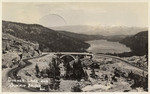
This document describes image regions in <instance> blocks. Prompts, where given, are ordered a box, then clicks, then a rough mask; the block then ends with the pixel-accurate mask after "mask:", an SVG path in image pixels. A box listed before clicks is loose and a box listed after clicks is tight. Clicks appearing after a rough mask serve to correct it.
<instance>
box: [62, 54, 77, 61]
mask: <svg viewBox="0 0 150 94" xmlns="http://www.w3.org/2000/svg"><path fill="white" fill-rule="evenodd" d="M65 56H70V57H72V58H73V60H75V59H76V58H75V56H73V55H70V54H67V55H65V54H64V55H62V56H60V59H62V58H63V57H65Z"/></svg>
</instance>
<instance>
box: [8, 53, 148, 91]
mask: <svg viewBox="0 0 150 94" xmlns="http://www.w3.org/2000/svg"><path fill="white" fill-rule="evenodd" d="M46 55H47V54H44V55H42V56H39V57H43V56H46ZM94 55H96V56H103V57H110V58H114V59H117V60H120V61H122V62H125V63H127V64H129V65H131V66H133V67H136V68H138V69H140V70H142V71H144V72H146V73H147V72H148V71H147V70H146V69H143V68H139V67H137V66H134V65H132V64H130V63H129V62H128V61H126V60H123V59H121V58H119V57H116V56H110V55H104V54H94ZM39 57H34V58H29V59H23V62H25V63H26V65H25V67H26V66H29V65H31V64H32V63H31V62H29V60H30V59H36V58H39ZM22 68H23V67H16V68H13V69H12V70H10V71H9V72H8V74H7V75H8V77H11V78H12V79H16V76H15V75H14V73H16V74H17V73H18V71H19V70H21V69H22ZM21 88H23V89H26V90H28V91H31V92H39V90H36V89H34V88H27V87H21ZM40 92H41V91H40Z"/></svg>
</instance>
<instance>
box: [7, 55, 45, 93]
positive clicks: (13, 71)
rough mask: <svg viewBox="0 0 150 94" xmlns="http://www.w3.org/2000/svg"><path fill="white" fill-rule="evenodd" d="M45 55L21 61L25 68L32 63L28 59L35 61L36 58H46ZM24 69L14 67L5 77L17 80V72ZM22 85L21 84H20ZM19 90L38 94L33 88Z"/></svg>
mask: <svg viewBox="0 0 150 94" xmlns="http://www.w3.org/2000/svg"><path fill="white" fill-rule="evenodd" d="M46 55H47V54H44V55H42V56H38V57H33V58H28V59H23V60H22V61H23V62H25V63H26V65H25V67H26V66H30V65H31V64H32V63H31V62H29V60H30V59H36V58H40V57H44V56H46ZM23 68H24V67H15V68H13V69H11V70H10V71H9V72H8V74H7V77H11V78H12V79H17V77H16V75H15V74H17V73H18V71H19V70H21V69H23ZM17 83H19V82H14V84H17ZM22 83H23V82H22ZM23 84H26V83H23ZM20 88H23V89H25V90H27V91H30V92H39V90H37V89H35V88H28V87H20ZM40 92H41V91H40Z"/></svg>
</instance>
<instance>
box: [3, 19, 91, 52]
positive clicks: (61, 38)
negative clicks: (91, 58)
mask: <svg viewBox="0 0 150 94" xmlns="http://www.w3.org/2000/svg"><path fill="white" fill-rule="evenodd" d="M2 32H3V33H8V34H10V35H13V36H15V37H17V38H20V39H23V40H25V41H30V42H33V43H36V42H37V43H39V49H40V50H41V51H78V52H79V51H85V50H86V49H87V48H88V47H89V46H90V45H89V44H88V43H85V42H84V41H81V40H79V39H76V38H73V37H70V36H66V35H65V34H62V33H60V32H57V31H55V30H52V29H49V28H46V27H43V26H41V25H37V24H23V23H15V22H8V21H3V22H2Z"/></svg>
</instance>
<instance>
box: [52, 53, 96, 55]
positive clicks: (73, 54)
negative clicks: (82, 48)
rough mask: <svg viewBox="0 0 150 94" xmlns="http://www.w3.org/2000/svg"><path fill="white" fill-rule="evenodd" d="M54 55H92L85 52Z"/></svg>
mask: <svg viewBox="0 0 150 94" xmlns="http://www.w3.org/2000/svg"><path fill="white" fill-rule="evenodd" d="M55 54H64V55H93V54H92V53H87V52H58V53H55Z"/></svg>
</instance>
